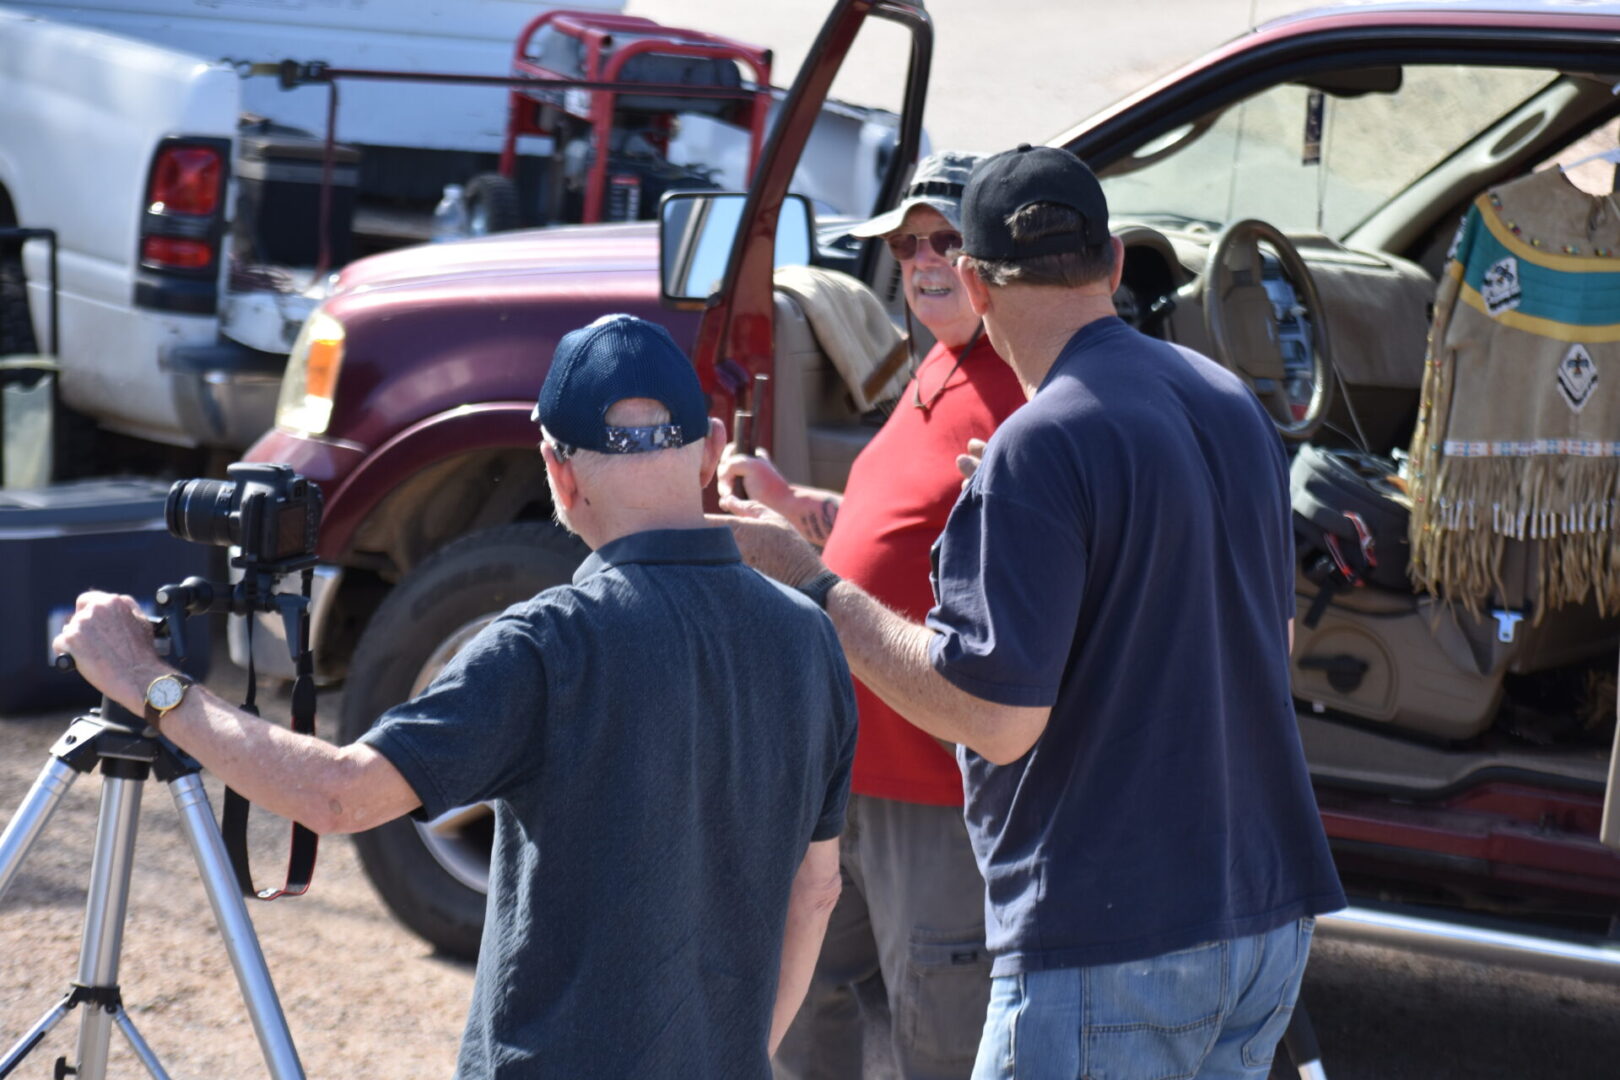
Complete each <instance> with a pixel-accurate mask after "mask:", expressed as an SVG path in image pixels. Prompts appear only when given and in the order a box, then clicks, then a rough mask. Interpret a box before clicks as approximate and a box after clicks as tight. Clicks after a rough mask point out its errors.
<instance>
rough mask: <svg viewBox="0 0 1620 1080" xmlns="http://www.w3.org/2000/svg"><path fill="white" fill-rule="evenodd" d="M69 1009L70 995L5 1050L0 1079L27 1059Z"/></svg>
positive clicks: (0, 1061) (70, 1006) (0, 1068)
mask: <svg viewBox="0 0 1620 1080" xmlns="http://www.w3.org/2000/svg"><path fill="white" fill-rule="evenodd" d="M71 1008H73V997H72V995H71V994H70V995H68V996H67V997H64V998H63V999H62V1000H61V1001H59V1002H57V1003H56V1005H55V1006H53V1007H52V1008H51V1011H50V1012H48V1013H46V1014H45V1015H44V1016H42V1017H40V1018H39V1023H37V1024H35V1025H34V1026H33V1027H31V1028H29V1029H28V1034H26V1035H24V1036H23V1037H22V1038H20V1039H18V1040H17V1045H16V1046H13V1047H12V1048H11V1049H10V1050H7V1051H6V1056H5V1057H4V1058H0V1077H5V1076H9V1075H11V1070H12V1069H15V1068H16V1067H17V1063H18V1062H20V1061H21V1060H22V1059H23V1058H25V1057H27V1056H28V1055H29V1053H31V1052H32V1051H33V1049H34V1047H36V1046H38V1045H39V1040H41V1039H43V1038H44V1037H45V1036H46V1034H48V1033H49V1032H50V1030H51V1028H53V1027H55V1026H56V1025H57V1024H58V1023H60V1022H61V1020H62V1017H64V1016H66V1015H67V1014H68V1010H69V1009H71Z"/></svg>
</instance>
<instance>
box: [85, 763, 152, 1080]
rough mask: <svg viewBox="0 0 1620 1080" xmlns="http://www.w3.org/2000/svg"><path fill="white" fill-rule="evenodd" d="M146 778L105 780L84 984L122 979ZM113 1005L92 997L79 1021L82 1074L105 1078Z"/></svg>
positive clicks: (87, 909)
mask: <svg viewBox="0 0 1620 1080" xmlns="http://www.w3.org/2000/svg"><path fill="white" fill-rule="evenodd" d="M143 786H144V785H143V782H142V781H140V780H131V779H126V778H123V777H118V776H107V777H104V778H103V780H102V786H101V815H100V817H99V819H98V820H97V822H96V847H95V852H94V853H93V854H92V855H91V856H90V897H89V899H88V900H87V901H86V903H85V908H84V939H83V942H82V943H81V944H80V946H79V980H78V981H79V985H81V986H90V987H105V988H111V987H116V986H117V985H118V955H119V951H120V950H121V949H122V948H123V944H124V914H125V912H127V911H128V909H129V875H130V871H131V870H133V869H134V867H135V830H136V828H137V827H138V826H139V825H140V820H141V789H142V787H143ZM112 1018H113V1013H112V1010H109V1009H107V1008H105V1007H101V1006H99V1005H96V1004H95V1003H92V1002H87V1003H86V1004H85V1006H84V1016H83V1017H82V1018H81V1019H80V1021H79V1060H78V1072H77V1073H75V1076H76V1077H77V1078H78V1080H104V1078H105V1077H106V1075H107V1043H108V1041H109V1039H110V1038H111V1036H112Z"/></svg>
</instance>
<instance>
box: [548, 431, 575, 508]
mask: <svg viewBox="0 0 1620 1080" xmlns="http://www.w3.org/2000/svg"><path fill="white" fill-rule="evenodd" d="M540 457H541V458H542V459H544V460H545V463H546V479H547V480H549V481H550V482H551V494H552V497H553V498H554V499H556V500H557V502H558V504H559V505H560V506H561V507H562V509H563V511H564V512H567V511H569V510H572V509H573V508H574V505H575V504H576V503H578V502H579V477H578V475H577V474H575V472H574V467H573V465H572V464H571V463H570V462H567V461H564V460H562V459H561V458H559V457H558V456H557V451H556V450H553V449H552V447H551V440H550V439H546V440H544V441H543V442H541V443H540Z"/></svg>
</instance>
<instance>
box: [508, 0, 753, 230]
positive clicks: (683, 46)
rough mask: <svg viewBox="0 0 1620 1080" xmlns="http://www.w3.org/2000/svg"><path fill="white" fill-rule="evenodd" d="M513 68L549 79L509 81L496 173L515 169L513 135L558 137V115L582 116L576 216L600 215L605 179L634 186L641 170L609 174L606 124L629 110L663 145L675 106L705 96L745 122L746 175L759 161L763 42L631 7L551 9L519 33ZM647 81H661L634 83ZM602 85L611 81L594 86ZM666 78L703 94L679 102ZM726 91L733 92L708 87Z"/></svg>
mask: <svg viewBox="0 0 1620 1080" xmlns="http://www.w3.org/2000/svg"><path fill="white" fill-rule="evenodd" d="M641 58H646V59H641ZM683 60H684V61H686V62H685V63H683V62H682V61H683ZM728 61H730V62H734V63H736V64H741V65H745V66H746V67H747V68H748V69H750V70H751V72H752V74H753V83H752V85H751V86H750V85H748V84H746V83H744V82H743V81H742V79H741V77H740V75H738V76H736V81H735V83H733V84H731V85H727V81H728V79H730V78H732V77H733V75H735V73H736V71H737V69H736V68H735V67H733V66H732V65H731V64H729V63H727V62H728ZM548 65H550V66H548ZM512 70H513V74H515V75H517V76H521V77H526V78H530V79H540V80H546V81H547V83H548V84H549V85H547V84H539V85H534V86H524V85H521V84H519V85H515V86H513V87H512V89H511V91H510V94H509V99H508V107H507V118H506V138H505V141H504V143H503V144H502V147H501V160H500V173H501V175H502V176H505V177H506V178H507V179H509V180H515V178H516V176H517V140H518V136H520V135H531V136H532V135H544V136H552V137H555V136H556V135H557V134H558V128H559V126H560V125H561V124H562V123H564V122H565V121H563V118H564V117H571V118H572V119H573V120H575V121H583V122H584V123H587V124H589V125H590V128H591V137H592V146H593V151H594V153H593V158H592V161H591V169H590V178H589V182H588V183H587V184H586V187H585V201H584V212H583V214H582V215H581V219H582V220H583V221H585V222H597V221H601V220H602V214H603V208H604V205H605V203H606V200H607V193H608V189H609V187H610V186H611V185H623V186H632V185H633V186H634V187H635V193H636V194H639V185H640V180H639V178H638V177H636V176H634V175H627V176H624V177H618V176H613V177H610V176H609V160H608V159H609V157H610V147H611V140H612V133H613V130H614V127H615V124H616V123H619V124H621V125H622V124H623V121H624V120H625V118H626V117H627V116H631V115H633V116H635V117H636V118H637V119H638V120H639V121H640V122H641V124H642V125H643V135H644V137H646V138H648V140H649V141H650V142H652V143H653V145H654V146H655V147H656V148H657V149H658V150H659V152H660V153H664V152H667V150H668V144H669V138H670V135H671V134H673V130H674V122H675V113H676V112H677V111H679V110H681V109H688V108H690V107H691V105H692V104H695V103H697V102H702V103H703V104H704V105H705V106H706V107H707V108H708V109H709V110H710V111H711V112H712V113H713V115H715V117H716V118H717V119H720V120H722V121H724V122H727V123H731V124H734V125H735V126H737V127H743V128H746V129H747V130H748V132H749V153H748V171H749V174H750V175H752V173H753V171H754V168H755V166H756V165H757V164H758V162H759V153H760V149H761V147H762V146H763V145H764V142H765V126H766V122H767V118H768V116H769V111H770V102H771V90H770V86H771V52H770V50H769V49H761V48H759V47H757V46H753V45H745V44H743V43H742V42H739V41H732V40H730V39H728V38H723V37H719V36H717V35H715V34H708V33H704V32H703V31H700V30H685V29H681V28H679V27H673V26H663V25H660V24H659V23H656V22H654V21H653V20H651V19H646V18H642V17H640V16H636V15H609V14H603V13H601V12H594V11H548V12H546V13H545V14H543V15H540V16H537V17H536V18H535V19H533V20H532V21H531V22H530V23H529V24H528V26H526V27H524V29H523V33H522V34H520V35H519V36H518V39H517V45H516V47H515V48H514V50H513V54H512ZM727 72H730V73H732V74H731V75H728V74H726V73H727ZM672 75H673V76H674V77H671V76H672ZM559 81H574V82H577V83H580V84H582V85H579V86H574V87H567V88H563V87H560V86H558V85H557V83H558V82H559ZM653 83H656V84H658V85H657V86H650V85H649V86H645V87H638V86H637V84H653ZM603 84H611V86H610V88H608V89H601V88H600V87H601V86H602V85H603ZM672 84H680V85H683V86H691V87H693V88H695V89H699V90H700V92H701V90H704V89H707V90H708V91H709V93H708V94H705V96H704V97H702V98H696V97H694V98H692V99H688V100H685V101H683V100H681V99H679V98H677V95H675V94H672V93H670V92H669V87H670V86H671V85H672ZM621 87H622V89H621ZM725 90H735V91H736V92H735V93H733V94H727V95H723V96H722V95H720V94H716V93H715V91H725ZM649 91H650V93H649ZM558 149H559V151H560V150H561V147H560V145H559V147H558ZM632 216H633V215H632Z"/></svg>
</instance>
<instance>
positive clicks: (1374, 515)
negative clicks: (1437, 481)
mask: <svg viewBox="0 0 1620 1080" xmlns="http://www.w3.org/2000/svg"><path fill="white" fill-rule="evenodd" d="M1395 471H1396V467H1395V462H1394V461H1392V460H1391V459H1389V458H1386V457H1380V456H1379V455H1377V454H1365V453H1360V452H1358V451H1354V450H1329V449H1324V448H1322V447H1319V446H1312V445H1310V444H1309V443H1307V444H1306V445H1304V446H1301V447H1300V448H1299V452H1298V453H1297V454H1295V456H1294V464H1293V468H1292V470H1291V472H1290V476H1289V489H1290V495H1291V499H1292V502H1293V507H1294V535H1295V540H1296V543H1297V544H1298V547H1299V556H1300V565H1301V567H1302V568H1303V569H1304V571H1305V575H1306V576H1307V577H1308V578H1310V579H1311V580H1312V581H1314V582H1315V583H1316V584H1317V585H1318V586H1319V587H1320V589H1321V591H1320V592H1319V593H1318V601H1317V603H1316V604H1313V605H1312V608H1311V612H1310V615H1308V616H1307V618H1306V622H1307V624H1308V625H1314V624H1315V620H1316V619H1317V618H1320V615H1321V610H1320V609H1321V607H1322V606H1323V605H1325V604H1326V603H1327V602H1328V601H1329V600H1330V599H1331V598H1332V595H1333V593H1335V592H1337V591H1339V590H1341V589H1347V588H1359V587H1363V586H1372V587H1374V588H1381V589H1396V590H1400V591H1402V592H1410V591H1411V589H1412V585H1411V582H1410V581H1409V580H1408V579H1407V576H1406V560H1407V554H1408V552H1409V550H1410V543H1409V540H1408V537H1407V526H1408V523H1409V522H1410V520H1411V516H1412V504H1411V500H1410V499H1408V498H1407V496H1406V494H1405V492H1403V491H1402V490H1401V489H1400V487H1399V486H1398V485H1397V484H1396V482H1395V479H1394V477H1395Z"/></svg>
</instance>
